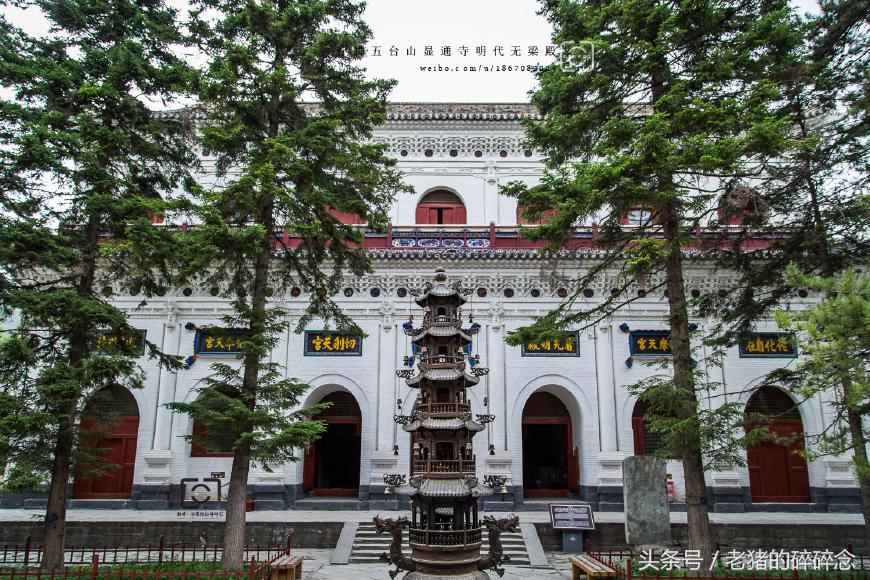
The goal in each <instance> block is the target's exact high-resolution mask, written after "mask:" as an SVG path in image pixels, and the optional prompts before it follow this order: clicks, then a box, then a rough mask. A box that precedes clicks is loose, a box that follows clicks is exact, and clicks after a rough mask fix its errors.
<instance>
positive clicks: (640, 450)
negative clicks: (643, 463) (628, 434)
mask: <svg viewBox="0 0 870 580" xmlns="http://www.w3.org/2000/svg"><path fill="white" fill-rule="evenodd" d="M646 410H647V406H646V403H644V402H643V401H638V402H637V403H636V404H635V405H634V411H633V412H632V413H631V430H632V432H633V434H634V454H635V455H653V454H654V453H655V452H656V451H658V450H659V448H660V447H661V446H662V434H661V433H655V432H653V431H652V430H651V429H650V428H649V421H648V420H645V419H644V415H645V414H646Z"/></svg>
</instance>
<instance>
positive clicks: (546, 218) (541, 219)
mask: <svg viewBox="0 0 870 580" xmlns="http://www.w3.org/2000/svg"><path fill="white" fill-rule="evenodd" d="M526 210H527V207H526V206H524V205H520V206H517V225H520V226H532V225H541V224H546V223H549V222H550V221H552V219H553V216H555V215H556V210H554V209H545V210H544V211H542V212H541V215H539V216H538V217H537V218H535V219H529V218H527V217H526V215H525V214H526Z"/></svg>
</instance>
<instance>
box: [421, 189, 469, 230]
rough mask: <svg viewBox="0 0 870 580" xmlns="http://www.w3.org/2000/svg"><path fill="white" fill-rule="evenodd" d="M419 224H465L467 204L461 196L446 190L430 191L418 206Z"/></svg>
mask: <svg viewBox="0 0 870 580" xmlns="http://www.w3.org/2000/svg"><path fill="white" fill-rule="evenodd" d="M416 218H417V219H416V222H417V223H418V224H438V225H441V224H443V225H449V224H465V223H467V221H468V218H467V217H466V213H465V204H463V203H462V200H461V199H459V196H458V195H456V194H455V193H453V192H450V191H447V190H445V189H438V190H435V191H430V192H429V193H427V194H426V195H424V196H423V199H421V200H420V203H419V204H418V205H417V215H416Z"/></svg>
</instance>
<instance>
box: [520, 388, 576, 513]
mask: <svg viewBox="0 0 870 580" xmlns="http://www.w3.org/2000/svg"><path fill="white" fill-rule="evenodd" d="M573 434H574V430H573V428H572V425H571V416H570V415H569V414H568V409H566V408H565V405H564V404H563V403H562V401H560V400H559V398H558V397H556V396H555V395H552V394H550V393H543V392H538V393H535V394H533V395H532V396H531V397H529V400H528V401H526V406H525V407H524V408H523V494H524V495H525V496H526V497H565V496H567V495H568V492H569V491H575V492H576V491H579V487H580V485H579V480H580V477H579V476H580V474H579V468H578V462H577V448H576V447H574V435H573Z"/></svg>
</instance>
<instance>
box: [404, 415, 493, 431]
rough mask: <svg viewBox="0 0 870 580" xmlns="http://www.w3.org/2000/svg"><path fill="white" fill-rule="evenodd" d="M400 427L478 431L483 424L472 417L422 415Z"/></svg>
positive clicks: (411, 429) (406, 429)
mask: <svg viewBox="0 0 870 580" xmlns="http://www.w3.org/2000/svg"><path fill="white" fill-rule="evenodd" d="M402 429H403V430H405V431H408V432H409V433H410V432H413V431H416V430H417V429H444V430H456V429H468V430H469V431H474V432H475V433H478V432H480V431H483V429H484V426H483V425H481V424H480V423H478V422H477V421H475V420H474V419H461V418H459V417H452V418H451V417H444V418H442V417H428V416H424V417H422V418H420V419H418V420H416V421H411V422H410V423H408V424H407V425H404V426H402Z"/></svg>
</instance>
